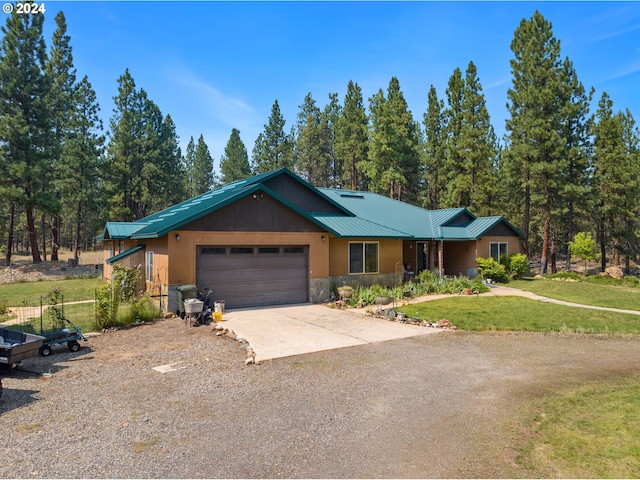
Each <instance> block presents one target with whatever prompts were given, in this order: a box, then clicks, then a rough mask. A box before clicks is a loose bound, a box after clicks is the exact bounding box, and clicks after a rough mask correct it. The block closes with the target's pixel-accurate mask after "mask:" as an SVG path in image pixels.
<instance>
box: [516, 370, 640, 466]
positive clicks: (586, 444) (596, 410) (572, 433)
mask: <svg viewBox="0 0 640 480" xmlns="http://www.w3.org/2000/svg"><path fill="white" fill-rule="evenodd" d="M639 380H640V378H639V377H638V376H635V377H631V378H613V379H609V380H606V381H602V382H598V383H593V384H588V385H582V386H580V387H577V388H575V389H567V390H565V391H561V392H559V393H557V394H556V395H553V396H548V397H545V398H544V399H542V400H539V401H537V402H536V403H535V405H534V406H533V408H534V410H533V413H532V414H531V415H530V417H529V418H531V421H530V423H529V424H528V425H526V426H525V431H528V433H529V438H528V441H527V442H526V445H524V447H523V448H522V451H521V454H520V455H519V457H518V459H517V461H518V463H519V464H521V465H523V466H524V467H525V468H527V469H528V470H529V471H532V472H533V476H534V477H536V478H639V477H640V434H639V432H640V381H639Z"/></svg>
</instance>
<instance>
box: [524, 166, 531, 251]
mask: <svg viewBox="0 0 640 480" xmlns="http://www.w3.org/2000/svg"><path fill="white" fill-rule="evenodd" d="M528 176H529V174H528V173H527V177H528ZM530 214H531V190H530V187H529V182H528V181H527V186H526V187H525V189H524V219H523V220H522V228H523V233H524V240H523V241H522V250H523V252H522V253H524V254H525V255H526V256H527V259H528V260H531V259H530V258H529V223H530Z"/></svg>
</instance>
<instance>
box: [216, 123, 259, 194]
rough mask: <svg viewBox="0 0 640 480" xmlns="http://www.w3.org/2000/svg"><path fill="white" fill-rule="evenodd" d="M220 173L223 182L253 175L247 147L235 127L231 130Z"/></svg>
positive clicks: (221, 161) (221, 160)
mask: <svg viewBox="0 0 640 480" xmlns="http://www.w3.org/2000/svg"><path fill="white" fill-rule="evenodd" d="M220 173H221V175H222V179H221V180H222V183H229V182H234V181H236V180H242V179H243V178H247V177H248V176H249V175H251V166H250V165H249V155H248V154H247V148H246V147H245V146H244V143H243V142H242V139H241V138H240V131H239V130H237V129H235V128H234V129H232V130H231V136H230V137H229V141H228V142H227V145H226V146H225V147H224V155H223V156H222V158H221V159H220Z"/></svg>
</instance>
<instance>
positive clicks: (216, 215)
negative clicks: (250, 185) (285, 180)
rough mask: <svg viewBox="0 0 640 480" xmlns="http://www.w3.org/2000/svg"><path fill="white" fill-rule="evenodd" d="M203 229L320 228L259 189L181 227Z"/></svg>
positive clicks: (270, 230)
mask: <svg viewBox="0 0 640 480" xmlns="http://www.w3.org/2000/svg"><path fill="white" fill-rule="evenodd" d="M181 230H188V231H204V232H216V231H217V232H323V231H324V230H323V229H321V228H320V227H319V226H317V225H316V224H315V223H313V222H311V221H310V220H308V219H306V218H304V217H303V216H301V215H300V214H298V213H297V212H295V211H293V210H291V209H290V208H289V207H287V206H285V205H283V204H282V203H280V202H278V201H277V200H275V199H273V198H271V197H270V196H269V195H267V194H264V193H262V192H258V193H256V198H254V197H253V195H248V196H246V197H244V198H241V199H239V200H237V201H236V202H234V203H232V204H231V205H227V206H226V207H223V208H221V209H220V210H217V211H215V212H213V213H210V214H208V215H205V216H203V217H201V218H199V219H198V220H195V221H193V222H191V223H190V224H188V225H186V226H184V227H182V228H181Z"/></svg>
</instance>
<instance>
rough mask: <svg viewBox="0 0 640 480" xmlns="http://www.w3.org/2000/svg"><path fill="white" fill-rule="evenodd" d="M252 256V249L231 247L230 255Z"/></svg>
mask: <svg viewBox="0 0 640 480" xmlns="http://www.w3.org/2000/svg"><path fill="white" fill-rule="evenodd" d="M247 253H249V254H253V247H231V255H238V254H240V255H242V254H247Z"/></svg>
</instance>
